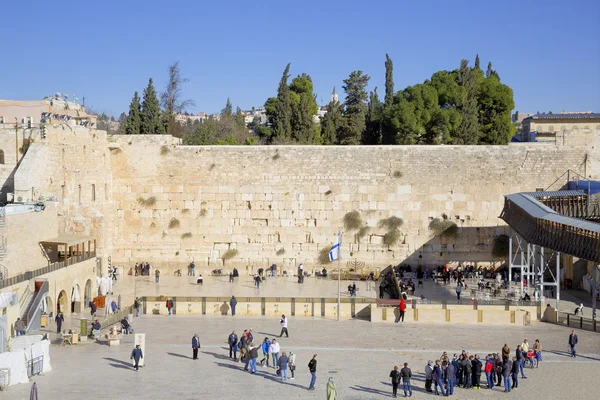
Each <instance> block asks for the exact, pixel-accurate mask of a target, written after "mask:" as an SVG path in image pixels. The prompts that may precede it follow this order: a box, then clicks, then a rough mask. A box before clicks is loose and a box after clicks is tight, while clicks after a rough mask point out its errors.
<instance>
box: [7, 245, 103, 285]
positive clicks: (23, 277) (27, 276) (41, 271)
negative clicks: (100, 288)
mask: <svg viewBox="0 0 600 400" xmlns="http://www.w3.org/2000/svg"><path fill="white" fill-rule="evenodd" d="M95 257H96V254H95V253H92V254H90V255H89V256H74V257H72V258H69V259H68V260H66V261H60V262H55V263H52V264H50V265H48V266H47V267H43V268H38V269H34V270H33V271H27V272H24V273H22V274H19V275H15V276H12V277H10V278H8V279H2V280H0V289H3V288H5V287H9V286H12V285H16V284H18V283H21V282H25V281H28V280H31V279H33V278H36V277H38V276H41V275H45V274H49V273H50V272H54V271H57V270H59V269H62V268H66V267H68V266H69V265H74V264H77V263H80V262H83V261H86V260H89V259H91V258H95Z"/></svg>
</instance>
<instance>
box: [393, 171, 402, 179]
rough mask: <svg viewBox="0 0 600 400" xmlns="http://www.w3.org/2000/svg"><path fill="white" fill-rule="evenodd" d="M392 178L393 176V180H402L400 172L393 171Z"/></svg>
mask: <svg viewBox="0 0 600 400" xmlns="http://www.w3.org/2000/svg"><path fill="white" fill-rule="evenodd" d="M393 176H394V178H402V172H400V171H394V174H393Z"/></svg>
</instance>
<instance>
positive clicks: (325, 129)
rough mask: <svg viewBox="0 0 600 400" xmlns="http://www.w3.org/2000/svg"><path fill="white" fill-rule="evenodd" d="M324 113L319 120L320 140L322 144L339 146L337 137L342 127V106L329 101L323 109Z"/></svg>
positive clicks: (336, 102)
mask: <svg viewBox="0 0 600 400" xmlns="http://www.w3.org/2000/svg"><path fill="white" fill-rule="evenodd" d="M325 109H326V111H327V112H326V113H325V115H324V116H323V119H321V138H322V141H323V144H326V145H327V144H339V143H338V137H339V136H340V130H341V129H342V127H343V125H344V117H343V116H342V106H341V105H340V103H339V102H338V101H331V102H330V103H329V104H327V106H326V107H325Z"/></svg>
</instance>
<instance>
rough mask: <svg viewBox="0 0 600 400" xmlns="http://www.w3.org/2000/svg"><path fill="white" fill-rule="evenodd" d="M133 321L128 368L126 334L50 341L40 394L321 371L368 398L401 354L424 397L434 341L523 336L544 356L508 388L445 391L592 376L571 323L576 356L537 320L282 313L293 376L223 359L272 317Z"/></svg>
mask: <svg viewBox="0 0 600 400" xmlns="http://www.w3.org/2000/svg"><path fill="white" fill-rule="evenodd" d="M133 327H134V328H135V331H136V332H137V333H145V334H146V354H144V357H145V363H146V365H145V366H144V367H143V368H140V370H139V371H138V372H136V371H135V370H134V369H132V367H131V362H130V360H129V355H130V353H131V350H132V348H133V335H129V336H125V337H124V339H123V340H122V342H121V345H120V346H116V347H109V346H106V345H105V343H104V342H100V343H91V342H86V343H80V344H78V345H73V346H67V347H59V346H52V347H51V355H52V368H53V371H52V372H51V373H48V374H47V375H45V376H36V377H34V379H33V381H35V382H37V385H38V390H39V396H40V399H61V400H80V399H84V398H89V397H91V396H95V397H101V398H131V399H157V400H162V399H167V398H168V399H173V400H176V399H215V398H222V399H238V398H247V399H276V398H290V399H324V398H325V397H326V396H325V386H326V381H327V379H328V378H329V377H333V379H334V382H335V384H336V388H337V393H338V397H337V398H338V399H378V398H386V397H390V396H391V384H390V379H389V378H388V375H389V373H390V371H391V369H392V368H393V366H394V365H399V366H400V365H402V363H404V362H408V364H409V367H411V368H412V371H413V380H412V385H413V392H414V393H413V397H414V398H425V397H429V396H430V395H429V394H426V393H425V391H424V366H425V364H426V362H427V360H436V359H438V358H439V357H440V356H441V354H442V352H443V351H447V352H448V353H449V354H453V353H459V352H461V351H462V350H463V349H464V350H467V351H469V352H471V353H478V354H480V355H485V354H488V353H490V352H500V350H501V348H502V346H503V345H504V343H508V344H509V346H510V348H511V352H513V353H514V348H515V347H516V345H517V344H520V343H521V342H522V340H523V339H525V338H527V339H529V341H530V342H533V341H534V340H535V339H540V340H541V343H542V345H543V346H544V356H543V358H544V361H543V363H542V365H541V367H540V368H538V369H526V371H525V373H526V375H527V376H528V379H526V380H520V382H519V389H518V390H513V391H512V392H511V393H508V394H505V393H502V391H501V389H500V388H494V390H493V391H490V390H487V389H485V388H484V387H485V385H484V384H482V389H481V390H472V389H469V390H465V389H460V388H458V389H456V392H455V397H456V398H460V399H463V398H464V399H480V398H489V399H492V398H493V399H497V398H514V399H532V398H534V399H539V398H548V399H568V398H578V399H591V398H594V394H593V392H592V391H593V390H594V389H593V388H594V387H595V386H594V384H593V383H592V382H591V380H593V379H595V378H594V377H597V376H600V336H598V334H596V333H591V332H585V331H577V334H578V336H579V345H578V353H579V356H578V357H577V358H575V359H573V358H570V357H569V356H568V354H567V353H566V351H567V338H568V335H569V333H570V330H569V329H567V328H563V327H559V326H556V325H551V324H543V323H536V324H534V325H532V326H530V327H502V328H498V327H486V326H461V325H441V324H435V325H419V326H415V325H411V324H408V323H407V324H394V325H383V324H377V323H369V322H365V321H360V320H345V321H341V322H337V321H332V320H323V319H320V318H310V319H306V318H302V319H298V318H290V321H289V332H290V337H289V338H285V337H283V338H282V339H279V338H278V341H280V343H281V351H286V352H289V351H293V352H294V353H296V354H297V360H296V364H297V366H298V367H297V371H296V379H295V380H290V381H287V382H286V383H282V382H281V381H280V380H279V379H278V377H277V376H276V375H275V370H274V369H272V368H266V367H262V368H261V367H259V368H258V374H257V375H251V374H249V373H248V372H244V371H243V366H244V365H243V364H240V363H236V362H234V361H232V360H230V359H229V357H228V348H227V344H226V341H227V336H228V334H229V333H230V332H231V331H232V330H235V331H236V333H238V334H241V333H242V332H243V330H244V329H250V328H252V329H253V331H254V336H255V341H256V342H262V340H263V339H264V338H265V337H269V338H273V337H275V336H277V337H278V336H279V333H280V325H279V319H278V318H267V317H255V318H238V317H237V316H235V317H230V316H227V317H207V316H171V317H168V316H154V315H144V316H142V317H141V318H136V319H135V320H134V322H133ZM194 333H198V334H199V336H200V342H201V346H202V347H201V349H200V355H199V360H198V361H193V360H192V359H191V356H192V351H191V339H192V336H193V335H194ZM259 354H260V353H259ZM313 354H318V369H317V377H318V378H317V387H316V390H315V391H312V392H311V391H308V390H307V387H308V383H309V380H310V374H309V372H308V368H307V364H308V361H309V360H310V358H311V357H312V355H313ZM261 358H262V355H260V356H259V360H260V359H261ZM483 381H485V375H483V379H482V382H483ZM29 386H30V385H17V386H13V387H11V388H10V389H9V390H8V391H6V392H2V393H0V399H3V398H6V399H25V398H26V397H27V396H28V394H29V389H30V387H29ZM401 393H402V392H401V391H400V394H401Z"/></svg>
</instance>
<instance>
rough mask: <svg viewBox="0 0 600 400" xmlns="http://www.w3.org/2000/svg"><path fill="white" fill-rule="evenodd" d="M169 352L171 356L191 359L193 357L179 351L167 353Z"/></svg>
mask: <svg viewBox="0 0 600 400" xmlns="http://www.w3.org/2000/svg"><path fill="white" fill-rule="evenodd" d="M167 354H168V355H170V356H173V357H179V358H186V359H189V360H191V359H192V357H189V356H186V355H183V354H179V353H167Z"/></svg>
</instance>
